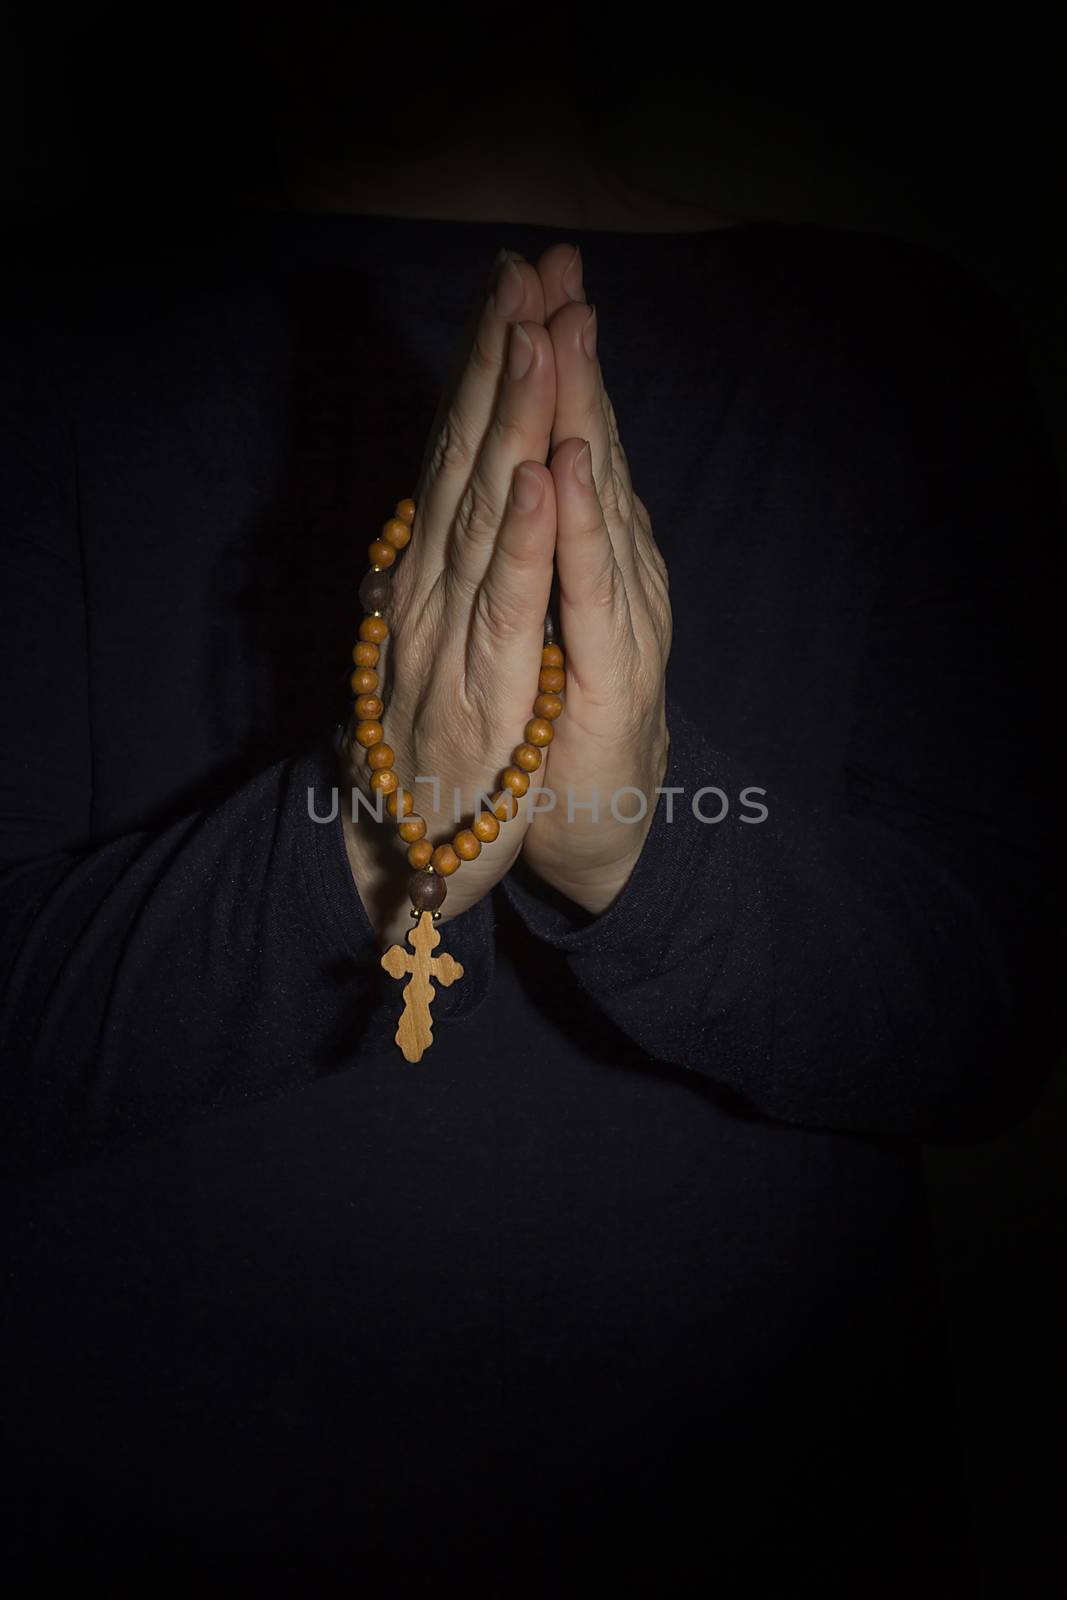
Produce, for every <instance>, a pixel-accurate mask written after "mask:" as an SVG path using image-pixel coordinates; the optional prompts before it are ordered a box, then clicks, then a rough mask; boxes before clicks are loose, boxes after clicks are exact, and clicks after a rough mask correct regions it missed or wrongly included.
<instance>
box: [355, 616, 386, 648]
mask: <svg viewBox="0 0 1067 1600" xmlns="http://www.w3.org/2000/svg"><path fill="white" fill-rule="evenodd" d="M359 636H360V638H361V639H365V640H366V641H367V643H368V644H381V642H382V640H383V639H388V637H389V624H388V623H387V622H386V620H385V618H384V617H364V618H363V621H362V622H361V623H360V625H359Z"/></svg>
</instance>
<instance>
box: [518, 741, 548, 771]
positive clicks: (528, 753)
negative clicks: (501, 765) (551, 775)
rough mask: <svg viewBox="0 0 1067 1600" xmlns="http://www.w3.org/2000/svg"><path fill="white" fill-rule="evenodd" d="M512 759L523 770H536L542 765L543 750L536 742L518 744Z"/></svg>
mask: <svg viewBox="0 0 1067 1600" xmlns="http://www.w3.org/2000/svg"><path fill="white" fill-rule="evenodd" d="M511 759H512V761H514V763H515V765H516V766H517V767H521V768H522V770H523V772H536V771H537V769H538V767H539V766H540V765H541V752H540V750H538V748H537V746H536V745H535V744H518V745H516V746H515V748H514V750H513V751H512V752H511Z"/></svg>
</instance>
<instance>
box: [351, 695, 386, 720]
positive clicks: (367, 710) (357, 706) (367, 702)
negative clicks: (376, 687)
mask: <svg viewBox="0 0 1067 1600" xmlns="http://www.w3.org/2000/svg"><path fill="white" fill-rule="evenodd" d="M352 709H353V711H354V712H355V713H356V716H357V717H359V719H360V721H361V722H377V721H378V719H379V718H380V717H381V714H382V712H383V711H384V710H385V707H384V706H383V705H382V702H381V701H380V700H379V698H378V696H377V695H376V694H361V695H358V696H357V697H356V700H355V703H354V705H353V707H352Z"/></svg>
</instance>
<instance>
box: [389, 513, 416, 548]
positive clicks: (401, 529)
mask: <svg viewBox="0 0 1067 1600" xmlns="http://www.w3.org/2000/svg"><path fill="white" fill-rule="evenodd" d="M410 538H411V529H410V528H409V527H408V525H407V523H406V522H403V521H402V520H401V518H400V517H390V518H389V521H388V522H387V523H386V524H385V527H384V528H383V529H382V539H383V540H384V541H385V543H386V544H391V545H392V547H393V549H394V550H403V548H404V546H405V545H406V544H407V542H408V540H409V539H410Z"/></svg>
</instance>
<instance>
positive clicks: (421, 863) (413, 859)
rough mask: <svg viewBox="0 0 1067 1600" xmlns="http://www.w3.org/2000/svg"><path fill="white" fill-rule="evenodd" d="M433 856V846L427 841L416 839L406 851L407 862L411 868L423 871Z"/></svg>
mask: <svg viewBox="0 0 1067 1600" xmlns="http://www.w3.org/2000/svg"><path fill="white" fill-rule="evenodd" d="M432 855H433V845H432V844H431V843H430V841H429V839H416V840H415V843H414V844H413V845H412V846H411V848H410V849H409V850H408V860H409V861H410V863H411V865H412V866H413V867H416V868H419V869H424V868H426V867H428V866H429V865H430V858H431V857H432Z"/></svg>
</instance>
